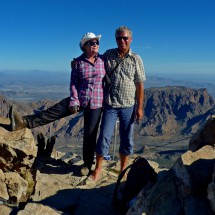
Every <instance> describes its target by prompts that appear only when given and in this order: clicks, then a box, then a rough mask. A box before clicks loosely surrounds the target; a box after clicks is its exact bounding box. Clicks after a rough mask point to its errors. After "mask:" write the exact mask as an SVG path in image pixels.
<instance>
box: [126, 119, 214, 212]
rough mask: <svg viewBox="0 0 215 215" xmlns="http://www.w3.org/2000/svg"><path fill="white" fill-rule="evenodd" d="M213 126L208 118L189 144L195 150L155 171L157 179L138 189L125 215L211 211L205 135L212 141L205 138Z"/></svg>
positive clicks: (209, 149) (210, 161) (210, 163)
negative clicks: (168, 165) (199, 133)
mask: <svg viewBox="0 0 215 215" xmlns="http://www.w3.org/2000/svg"><path fill="white" fill-rule="evenodd" d="M213 128H214V124H213V123H211V121H210V120H209V121H208V123H206V126H205V130H204V129H203V130H201V132H202V133H203V134H204V135H205V136H204V137H203V138H199V139H198V141H197V142H195V143H194V144H193V146H192V148H193V149H195V150H193V151H191V150H188V151H187V152H185V153H184V154H182V155H181V156H180V158H178V160H177V161H176V162H175V164H174V165H173V167H172V168H171V169H170V170H168V171H165V172H164V174H161V173H162V171H161V172H159V174H160V177H158V178H159V180H158V182H157V183H156V184H155V185H154V186H153V187H147V186H146V187H144V188H143V190H141V192H140V193H139V195H138V197H137V200H136V202H135V203H134V205H133V206H132V207H131V208H130V210H129V211H128V213H127V215H133V214H134V215H141V214H145V215H146V214H147V215H167V214H171V215H174V214H175V215H178V214H183V215H189V214H195V215H202V214H204V215H213V214H214V206H215V194H214V193H215V192H214V190H215V185H214V174H215V173H214V171H215V166H214V164H215V148H214V147H213V146H211V145H210V144H208V141H205V139H206V138H207V137H208V138H207V140H213V138H211V139H210V138H209V137H213V134H214V129H213ZM199 137H202V135H199ZM195 144H196V145H195ZM199 146H201V147H199Z"/></svg>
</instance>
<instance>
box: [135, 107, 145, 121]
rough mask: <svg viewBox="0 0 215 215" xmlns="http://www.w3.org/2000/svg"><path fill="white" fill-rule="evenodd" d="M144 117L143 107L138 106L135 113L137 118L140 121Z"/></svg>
mask: <svg viewBox="0 0 215 215" xmlns="http://www.w3.org/2000/svg"><path fill="white" fill-rule="evenodd" d="M142 119H143V107H137V109H136V113H135V120H136V121H137V122H139V121H140V120H142Z"/></svg>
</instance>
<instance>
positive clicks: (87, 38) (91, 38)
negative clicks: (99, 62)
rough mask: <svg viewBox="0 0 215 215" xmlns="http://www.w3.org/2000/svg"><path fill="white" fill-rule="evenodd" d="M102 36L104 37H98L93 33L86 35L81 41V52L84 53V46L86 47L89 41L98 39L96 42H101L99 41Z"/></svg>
mask: <svg viewBox="0 0 215 215" xmlns="http://www.w3.org/2000/svg"><path fill="white" fill-rule="evenodd" d="M101 36H102V35H97V36H96V35H95V34H94V33H92V32H88V33H86V34H85V35H84V36H83V37H82V38H81V41H80V44H79V46H80V48H81V50H82V51H84V50H83V46H84V44H85V43H86V42H87V41H89V40H93V39H96V40H98V41H99V40H100V39H101Z"/></svg>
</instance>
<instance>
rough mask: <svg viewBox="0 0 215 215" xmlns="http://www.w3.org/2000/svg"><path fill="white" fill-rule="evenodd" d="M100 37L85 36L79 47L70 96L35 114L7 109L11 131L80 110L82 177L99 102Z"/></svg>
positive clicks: (90, 154) (97, 119) (90, 158)
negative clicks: (82, 127) (25, 114)
mask: <svg viewBox="0 0 215 215" xmlns="http://www.w3.org/2000/svg"><path fill="white" fill-rule="evenodd" d="M100 38H101V35H98V36H96V35H95V34H94V33H91V32H89V33H86V34H85V35H84V36H83V37H82V39H81V41H80V44H79V45H80V48H81V50H82V51H83V54H82V55H81V56H79V57H78V58H76V59H75V61H73V63H72V71H71V81H70V97H68V98H65V99H63V100H62V101H60V102H59V103H57V104H55V105H54V106H52V107H50V108H48V109H47V110H43V111H41V112H40V113H39V114H37V115H27V116H24V117H21V116H20V115H19V114H18V112H17V111H16V109H15V108H14V107H12V108H11V110H10V114H9V115H10V119H11V124H12V130H19V129H22V128H25V127H28V128H30V129H31V128H35V127H38V126H42V125H46V124H48V123H50V122H53V121H55V120H57V119H60V118H63V117H66V116H69V115H71V114H74V113H76V112H78V111H79V110H83V111H84V138H83V161H84V165H83V168H82V169H81V173H82V175H87V174H89V173H90V171H91V167H92V164H93V160H94V149H95V146H96V137H97V131H98V126H99V122H100V117H101V112H102V103H103V78H104V75H105V68H104V59H103V57H102V56H101V55H100V54H99V53H98V50H99V41H100Z"/></svg>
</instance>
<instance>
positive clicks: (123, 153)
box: [119, 106, 135, 171]
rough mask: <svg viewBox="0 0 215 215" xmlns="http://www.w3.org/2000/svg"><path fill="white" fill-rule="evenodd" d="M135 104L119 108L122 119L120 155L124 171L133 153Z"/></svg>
mask: <svg viewBox="0 0 215 215" xmlns="http://www.w3.org/2000/svg"><path fill="white" fill-rule="evenodd" d="M134 115H135V106H132V107H128V108H121V109H120V110H119V121H120V127H119V129H120V147H119V155H120V161H121V169H120V170H121V171H123V170H124V169H125V168H126V167H127V165H128V161H129V155H130V154H132V153H133V145H134V141H133V133H134Z"/></svg>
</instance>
